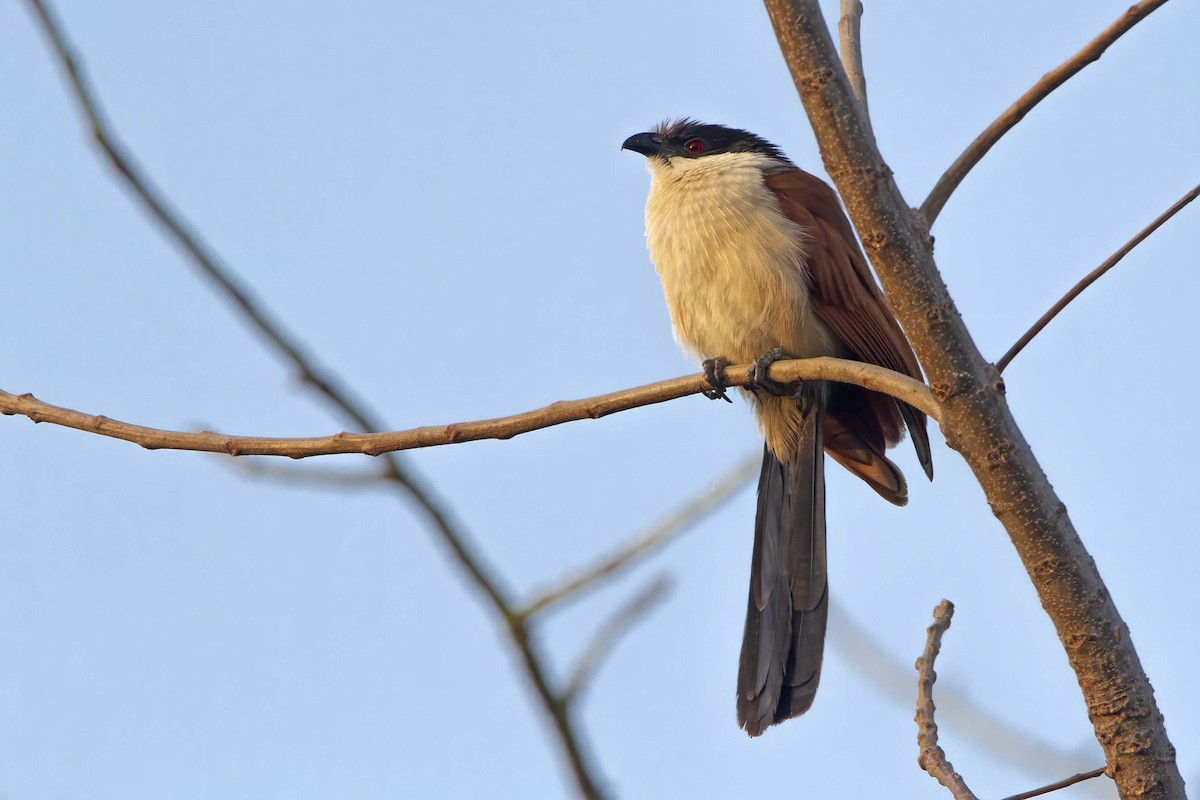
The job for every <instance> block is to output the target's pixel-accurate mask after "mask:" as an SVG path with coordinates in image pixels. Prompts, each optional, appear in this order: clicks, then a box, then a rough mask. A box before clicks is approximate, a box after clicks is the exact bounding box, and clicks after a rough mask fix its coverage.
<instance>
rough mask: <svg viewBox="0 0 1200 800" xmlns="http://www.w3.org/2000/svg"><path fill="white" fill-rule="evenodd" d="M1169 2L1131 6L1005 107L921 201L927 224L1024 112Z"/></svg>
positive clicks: (929, 225)
mask: <svg viewBox="0 0 1200 800" xmlns="http://www.w3.org/2000/svg"><path fill="white" fill-rule="evenodd" d="M1166 2H1167V0H1145V1H1144V2H1141V3H1135V4H1134V5H1132V6H1130V7H1129V8H1128V9H1126V11H1125V13H1123V14H1122V15H1121V17H1120V18H1119V19H1118V20H1117V21H1116V22H1114V23H1113V24H1112V25H1109V26H1108V27H1107V28H1105V29H1104V30H1103V31H1101V33H1100V35H1099V36H1097V37H1096V38H1095V39H1093V40H1092V41H1090V42H1088V44H1087V46H1086V47H1084V48H1083V49H1082V50H1080V51H1079V52H1078V53H1076V54H1075V55H1073V56H1071V57H1070V58H1068V59H1067V60H1066V61H1064V62H1063V63H1062V64H1060V65H1058V66H1057V67H1055V68H1054V69H1052V70H1050V71H1049V72H1047V73H1046V74H1045V75H1043V76H1042V78H1041V80H1039V81H1038V82H1037V83H1035V84H1034V85H1033V86H1032V87H1031V88H1030V89H1029V91H1027V92H1025V94H1023V95H1021V96H1020V97H1019V98H1017V101H1016V102H1015V103H1013V104H1012V105H1011V106H1009V107H1008V108H1007V109H1005V110H1004V113H1003V114H1001V115H1000V116H999V117H997V118H996V120H995V121H994V122H993V123H992V124H991V125H988V126H987V127H986V128H984V129H983V133H981V134H979V135H978V136H976V137H975V141H973V142H971V144H970V145H969V146H968V147H967V149H966V150H964V151H963V153H962V155H960V156H959V157H958V158H957V159H955V161H954V163H953V164H951V165H950V168H949V169H947V170H946V172H945V174H944V175H942V177H941V178H939V179H938V182H937V184H936V185H935V186H934V187H933V190H932V191H931V192H930V193H929V197H927V198H925V202H924V203H922V204H921V216H923V217H924V218H925V226H926V227H927V228H932V227H933V221H934V220H935V219H937V217H938V214H940V213H942V208H943V207H944V206H945V205H946V201H947V200H949V199H950V195H951V194H953V193H954V190H955V189H957V188H958V185H959V184H960V183H962V181H963V178H965V177H967V173H968V172H970V171H971V170H972V169H973V168H974V167H975V165H976V164H978V163H979V162H980V161H981V160H982V159H983V157H984V156H985V155H987V152H988V150H991V149H992V145H994V144H995V143H996V142H998V141H1000V137H1002V136H1003V135H1004V134H1006V133H1008V132H1009V131H1010V130H1011V129H1012V128H1013V126H1014V125H1016V124H1017V123H1018V122H1020V121H1021V120H1022V119H1024V118H1025V115H1026V114H1028V113H1029V112H1030V111H1031V110H1033V107H1034V106H1036V105H1037V104H1038V103H1040V102H1042V100H1044V99H1046V97H1047V96H1048V95H1049V94H1050V93H1051V92H1053V91H1054V90H1055V89H1057V88H1058V87H1059V86H1062V85H1063V84H1064V83H1066V82H1067V81H1068V80H1070V79H1071V78H1072V77H1074V76H1075V74H1076V73H1078V72H1079V71H1080V70H1082V69H1083V68H1084V67H1086V66H1087V65H1088V64H1091V63H1092V62H1093V61H1098V60H1099V59H1100V56H1101V55H1103V54H1104V51H1105V50H1107V49H1108V47H1109V45H1111V44H1112V43H1113V42H1115V41H1116V40H1117V39H1120V38H1121V36H1123V35H1124V34H1125V32H1126V31H1128V30H1129V29H1130V28H1132V27H1133V26H1134V25H1137V24H1138V23H1139V22H1141V21H1142V20H1143V19H1145V18H1146V17H1148V16H1149V15H1150V13H1151V12H1152V11H1154V10H1155V9H1157V8H1158V7H1159V6H1161V5H1163V4H1164V3H1166Z"/></svg>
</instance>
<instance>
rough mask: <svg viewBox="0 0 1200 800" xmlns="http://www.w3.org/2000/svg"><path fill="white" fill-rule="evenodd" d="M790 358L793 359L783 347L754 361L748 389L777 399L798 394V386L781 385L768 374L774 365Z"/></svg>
mask: <svg viewBox="0 0 1200 800" xmlns="http://www.w3.org/2000/svg"><path fill="white" fill-rule="evenodd" d="M788 358H791V356H789V355H788V354H787V353H785V352H784V350H783V348H782V347H774V348H772V349H770V350H768V351H767V352H766V353H763V354H762V355H761V356H759V357H758V358H756V359H754V363H753V364H751V365H750V375H749V379H748V380H747V381H746V388H748V389H752V390H754V391H761V392H765V393H766V394H769V395H773V396H775V397H790V396H792V395H794V394H796V392H797V389H798V388H799V386H798V384H796V383H780V382H779V381H777V380H775V379H774V378H771V377H770V376H769V374H768V373H769V372H770V370H771V365H772V364H774V363H775V362H776V361H783V360H785V359H788Z"/></svg>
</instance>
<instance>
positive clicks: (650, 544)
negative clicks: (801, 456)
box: [517, 454, 761, 617]
mask: <svg viewBox="0 0 1200 800" xmlns="http://www.w3.org/2000/svg"><path fill="white" fill-rule="evenodd" d="M760 458H761V457H760V456H759V455H758V454H755V455H753V456H750V457H748V458H746V459H744V460H742V461H741V462H739V463H738V464H737V465H736V466H734V468H733V469H731V470H730V471H729V472H727V473H726V474H725V475H724V476H722V477H721V478H720V479H718V480H717V482H716V483H715V484H713V485H712V486H711V487H710V488H709V489H707V490H706V491H705V492H703V493H702V494H699V495H697V496H696V497H694V498H692V499H691V500H689V501H688V502H687V503H684V504H683V505H682V506H680V507H679V508H677V509H675V510H674V511H672V512H671V513H670V515H669V516H667V517H666V518H665V519H663V520H662V521H660V522H658V523H657V524H655V525H653V526H652V527H651V528H650V529H649V530H647V531H646V532H645V533H643V534H642V535H640V536H638V537H637V538H635V539H633V540H631V541H629V542H626V543H625V544H623V545H622V546H621V547H619V548H617V550H615V551H613V552H612V553H609V554H608V555H606V556H603V557H602V558H600V559H598V560H596V561H595V562H593V563H592V564H589V565H588V566H587V567H584V568H583V569H581V570H579V572H577V573H576V574H574V575H572V576H570V577H569V578H567V579H566V580H564V581H562V582H560V583H558V584H555V585H554V586H551V587H548V588H546V589H543V590H542V591H540V592H538V593H537V594H536V595H534V597H533V598H532V599H530V600H528V601H527V602H526V603H525V604H524V605H523V606H522V607H521V608H520V610H519V611H517V613H518V614H520V615H521V616H523V617H533V616H536V615H537V614H541V613H542V612H544V611H547V610H549V609H550V608H553V607H554V606H556V605H558V604H559V603H561V602H562V601H563V600H566V599H568V598H571V599H575V598H577V597H579V595H580V593H581V592H583V591H584V590H585V589H590V588H591V587H593V586H595V585H596V584H597V583H599V582H600V581H603V580H607V579H609V578H612V577H614V576H616V575H618V574H620V573H621V571H622V570H624V569H625V568H626V567H628V566H630V565H632V564H635V563H637V562H639V561H641V560H642V559H644V558H645V557H646V556H648V555H650V553H652V552H654V551H655V550H657V549H658V548H660V547H662V546H663V545H665V544H666V543H667V542H669V541H671V540H672V539H674V538H675V537H676V536H678V535H679V534H681V533H683V532H684V531H685V530H687V529H688V528H689V527H690V526H691V525H692V524H693V523H695V522H696V521H697V520H699V519H700V518H702V517H704V516H705V515H707V514H710V513H712V512H713V511H714V510H715V509H716V508H717V507H718V506H720V505H721V504H722V503H724V502H725V501H726V500H728V499H729V498H731V497H732V496H733V495H734V493H735V492H737V491H738V490H739V489H741V488H742V487H743V486H745V485H746V484H747V483H748V482H749V481H750V479H751V478H752V477H754V475H755V473H757V472H758V462H759V460H760Z"/></svg>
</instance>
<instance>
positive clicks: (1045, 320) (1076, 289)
mask: <svg viewBox="0 0 1200 800" xmlns="http://www.w3.org/2000/svg"><path fill="white" fill-rule="evenodd" d="M1197 196H1200V185H1197V186H1195V187H1193V188H1192V190H1191V191H1190V192H1188V193H1187V194H1185V195H1184V196H1183V197H1181V198H1179V199H1178V200H1176V201H1175V205H1173V206H1171V207H1170V208H1168V209H1167V210H1166V211H1164V212H1163V213H1161V214H1159V215H1158V218H1157V219H1155V220H1154V221H1153V222H1151V223H1150V224H1149V225H1147V226H1146V227H1144V228H1142V229H1141V230H1140V231H1139V232H1138V234H1137V235H1136V236H1134V237H1133V238H1132V239H1130V240H1129V241H1128V242H1126V243H1125V244H1124V245H1123V246H1122V247H1121V249H1120V250H1118V251H1117V252H1115V253H1113V254H1112V255H1111V256H1109V257H1108V258H1107V259H1106V260H1105V261H1104V263H1103V264H1101V265H1100V266H1098V267H1096V268H1095V269H1094V270H1092V271H1091V272H1089V273H1088V274H1087V275H1085V276H1083V278H1082V279H1081V280H1080V281H1079V283H1077V284H1075V285H1074V286H1072V287H1071V289H1070V291H1068V292H1067V293H1066V294H1065V295H1063V296H1062V298H1061V299H1060V300H1059V301H1058V302H1057V303H1055V304H1054V305H1053V306H1051V308H1050V310H1049V311H1047V312H1046V313H1045V314H1043V315H1042V316H1041V318H1040V319H1038V321H1037V322H1035V323H1033V327H1031V328H1030V329H1029V330H1027V331H1025V333H1024V334H1023V335H1022V336H1021V338H1020V339H1018V340H1017V341H1016V343H1015V344H1014V345H1013V346H1012V347H1010V348H1008V352H1007V353H1005V354H1004V355H1003V356H1001V357H1000V360H999V361H997V362H996V369H997V370H998V371H1000V372H1003V371H1004V368H1005V367H1007V366H1008V365H1009V363H1010V362H1012V360H1013V359H1014V358H1016V357H1017V354H1018V353H1020V352H1021V351H1022V350H1024V349H1025V345H1027V344H1029V343H1030V342H1031V341H1033V337H1035V336H1037V335H1038V334H1039V333H1041V332H1042V329H1043V328H1045V327H1046V326H1047V325H1049V324H1050V320H1052V319H1054V318H1055V317H1057V316H1058V313H1059V312H1060V311H1062V310H1063V309H1064V308H1066V307H1067V304H1068V303H1070V302H1071V301H1072V300H1074V299H1075V298H1076V297H1078V296H1079V295H1080V294H1082V293H1083V290H1084V289H1086V288H1088V287H1089V286H1091V285H1092V284H1093V283H1095V282H1096V281H1098V280H1099V279H1100V276H1101V275H1103V274H1104V273H1106V272H1108V271H1109V270H1110V269H1112V268H1113V267H1115V266H1116V265H1117V264H1118V262H1120V260H1121V259H1123V258H1124V257H1125V256H1127V255H1129V252H1130V251H1131V250H1133V248H1135V247H1137V246H1138V245H1139V244H1141V243H1142V241H1143V240H1144V239H1146V237H1148V236H1149V235H1150V234H1152V233H1154V232H1155V231H1156V230H1158V229H1159V227H1161V226H1162V224H1163V223H1164V222H1166V221H1167V220H1169V219H1170V218H1171V217H1173V216H1175V215H1176V214H1177V213H1178V212H1179V211H1181V210H1182V209H1183V208H1184V206H1186V205H1187V204H1188V203H1190V202H1192V201H1193V200H1195V199H1196V197H1197Z"/></svg>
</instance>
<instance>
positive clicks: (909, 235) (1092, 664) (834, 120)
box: [766, 0, 1185, 798]
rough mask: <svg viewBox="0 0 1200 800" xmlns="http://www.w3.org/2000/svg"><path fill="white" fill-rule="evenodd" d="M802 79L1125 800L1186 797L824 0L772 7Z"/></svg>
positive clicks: (827, 154)
mask: <svg viewBox="0 0 1200 800" xmlns="http://www.w3.org/2000/svg"><path fill="white" fill-rule="evenodd" d="M766 6H767V9H768V11H769V13H770V15H771V21H772V24H773V25H774V26H775V33H776V35H777V37H778V39H779V44H780V47H781V49H782V50H783V54H784V57H785V59H786V60H787V64H788V68H789V70H790V71H791V74H792V79H793V81H794V82H795V84H796V88H797V90H798V91H799V93H800V98H801V101H802V102H803V103H804V108H805V110H806V111H807V113H808V116H809V119H810V120H811V122H812V126H813V129H814V131H815V132H816V136H817V140H818V142H819V144H820V148H821V157H822V159H823V161H824V163H825V167H826V169H827V171H828V172H829V175H830V177H832V178H833V180H834V182H835V183H836V184H837V188H838V190H839V191H840V192H841V195H842V198H843V199H844V201H845V203H846V207H847V210H848V211H849V213H850V217H851V219H852V220H853V221H854V224H855V227H856V228H857V229H858V233H859V236H860V238H861V239H862V240H863V245H864V247H865V248H866V250H867V253H868V255H869V256H870V258H871V261H872V263H873V265H874V267H875V270H876V272H877V274H878V275H879V278H880V281H881V282H882V284H883V286H884V289H885V291H886V294H887V298H888V301H889V303H890V304H891V305H892V308H893V310H894V311H895V312H896V316H897V317H898V318H899V319H900V321H901V323H902V324H903V325H904V327H905V330H906V331H907V333H908V335H909V338H910V340H911V341H912V344H913V348H914V349H915V350H916V352H917V355H918V356H919V357H920V359H921V364H922V365H923V366H924V368H925V372H926V374H927V375H928V377H929V383H930V386H931V388H932V389H933V393H934V396H935V397H937V398H938V400H939V401H940V402H941V404H942V420H941V427H942V432H943V434H944V435H945V437H946V441H947V443H948V444H949V445H950V446H951V447H952V448H954V449H955V450H957V451H958V452H959V453H960V454H961V455H962V456H963V458H964V459H966V461H967V463H968V464H969V465H970V467H971V470H972V471H973V472H974V474H975V476H976V478H977V479H978V481H979V484H980V486H981V487H982V488H983V490H984V493H985V494H986V496H987V499H988V503H989V504H990V505H991V507H992V511H993V513H994V514H995V515H996V518H997V519H999V520H1000V522H1001V523H1002V524H1003V525H1004V528H1005V530H1007V531H1008V534H1009V536H1010V538H1011V539H1012V543H1013V545H1014V547H1015V548H1016V550H1017V553H1018V554H1019V556H1020V558H1021V560H1022V562H1023V563H1024V564H1025V568H1026V570H1027V571H1028V573H1029V577H1030V579H1031V580H1032V581H1033V584H1034V586H1035V587H1036V589H1037V592H1038V596H1039V598H1040V599H1041V602H1042V606H1043V608H1044V609H1045V610H1046V613H1047V614H1048V615H1049V616H1050V618H1051V620H1052V621H1053V622H1054V626H1055V628H1056V630H1057V631H1058V635H1059V638H1060V639H1061V640H1062V643H1063V647H1064V649H1065V650H1066V653H1067V658H1068V661H1069V662H1070V665H1071V668H1072V669H1073V670H1074V671H1075V674H1076V676H1077V678H1078V680H1079V686H1080V689H1081V690H1082V692H1083V696H1084V699H1085V701H1086V703H1087V709H1088V716H1089V718H1090V719H1091V721H1092V725H1093V727H1094V728H1095V733H1096V739H1097V740H1098V741H1099V742H1100V745H1101V746H1102V747H1103V748H1104V753H1105V758H1106V760H1107V763H1108V770H1109V774H1110V775H1111V776H1112V778H1113V780H1114V781H1115V782H1116V785H1117V789H1118V791H1119V793H1120V796H1121V797H1122V798H1134V797H1138V798H1141V797H1147V798H1148V797H1153V798H1183V797H1185V795H1184V788H1183V779H1182V777H1181V776H1180V774H1179V769H1178V766H1177V765H1176V763H1175V750H1174V748H1173V747H1172V746H1171V743H1170V741H1169V740H1168V738H1167V734H1166V729H1165V726H1164V723H1163V718H1162V714H1161V713H1160V712H1159V710H1158V707H1157V706H1156V705H1155V701H1154V692H1153V689H1152V688H1151V686H1150V682H1149V680H1148V679H1147V678H1146V674H1145V671H1144V670H1143V669H1142V665H1141V662H1140V661H1139V659H1138V656H1137V652H1136V651H1135V650H1134V647H1133V642H1132V640H1131V638H1130V635H1129V630H1128V628H1127V627H1126V625H1125V623H1124V622H1123V621H1122V619H1121V617H1120V615H1119V614H1118V612H1117V609H1116V606H1115V605H1114V604H1113V601H1112V598H1111V597H1110V596H1109V594H1108V591H1107V590H1106V589H1105V586H1104V583H1103V581H1102V580H1101V578H1100V574H1099V572H1098V571H1097V569H1096V565H1095V562H1094V561H1093V560H1092V558H1091V556H1090V555H1089V554H1088V552H1087V550H1086V549H1085V548H1084V546H1083V543H1082V542H1081V541H1080V539H1079V536H1078V534H1077V533H1076V531H1075V529H1074V527H1073V525H1072V524H1071V520H1070V518H1069V517H1068V515H1067V510H1066V507H1065V506H1064V505H1063V503H1062V501H1061V500H1059V499H1058V497H1057V496H1056V495H1055V493H1054V490H1053V488H1052V487H1051V486H1050V482H1049V481H1048V480H1047V478H1046V475H1045V473H1043V472H1042V469H1041V467H1040V466H1039V464H1038V462H1037V459H1036V458H1035V457H1034V455H1033V452H1032V450H1031V449H1030V448H1029V445H1028V443H1027V442H1026V441H1025V437H1024V436H1023V435H1022V433H1021V430H1020V428H1018V426H1017V424H1016V422H1015V421H1014V419H1013V417H1012V413H1011V411H1010V409H1009V407H1008V404H1007V402H1006V400H1005V397H1004V384H1003V382H1002V381H1001V380H1000V377H999V374H998V373H997V371H996V369H995V367H994V366H993V365H991V364H989V363H988V362H987V361H986V360H985V359H984V358H983V356H982V355H981V354H980V352H979V350H978V348H977V347H976V345H975V342H974V341H973V339H972V338H971V335H970V333H969V332H968V331H967V328H966V326H965V325H964V323H963V320H962V318H961V316H960V315H959V313H958V310H957V309H956V308H955V306H954V302H953V301H952V300H951V298H950V295H949V293H948V291H947V289H946V285H945V283H944V282H943V281H942V279H941V276H940V274H939V273H938V269H937V265H936V264H935V263H934V260H933V252H932V242H931V240H930V238H929V235H928V232H927V231H926V230H925V229H924V228H923V227H922V225H921V223H920V222H919V221H918V219H917V217H916V215H915V214H914V213H913V211H912V209H910V208H909V206H908V204H907V203H906V202H905V201H904V198H903V197H902V196H901V194H900V191H899V189H897V187H896V184H895V182H894V181H893V180H892V174H891V171H890V170H889V169H888V167H887V165H886V164H885V163H884V161H883V159H882V157H881V156H880V154H879V152H878V150H877V149H876V147H875V144H874V141H873V139H872V138H871V136H870V135H869V133H868V130H869V129H868V127H867V125H866V124H865V121H864V120H863V119H862V116H861V112H860V111H859V108H858V106H857V104H856V103H855V102H854V95H853V93H852V92H851V89H850V85H849V82H848V81H847V79H846V76H845V74H844V72H843V71H842V69H841V66H840V63H839V61H838V56H837V53H836V52H835V51H834V47H833V42H832V40H831V39H830V36H829V31H828V28H827V27H826V24H825V20H824V18H823V17H822V15H821V11H820V7H819V5H818V3H817V2H816V0H766Z"/></svg>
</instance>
